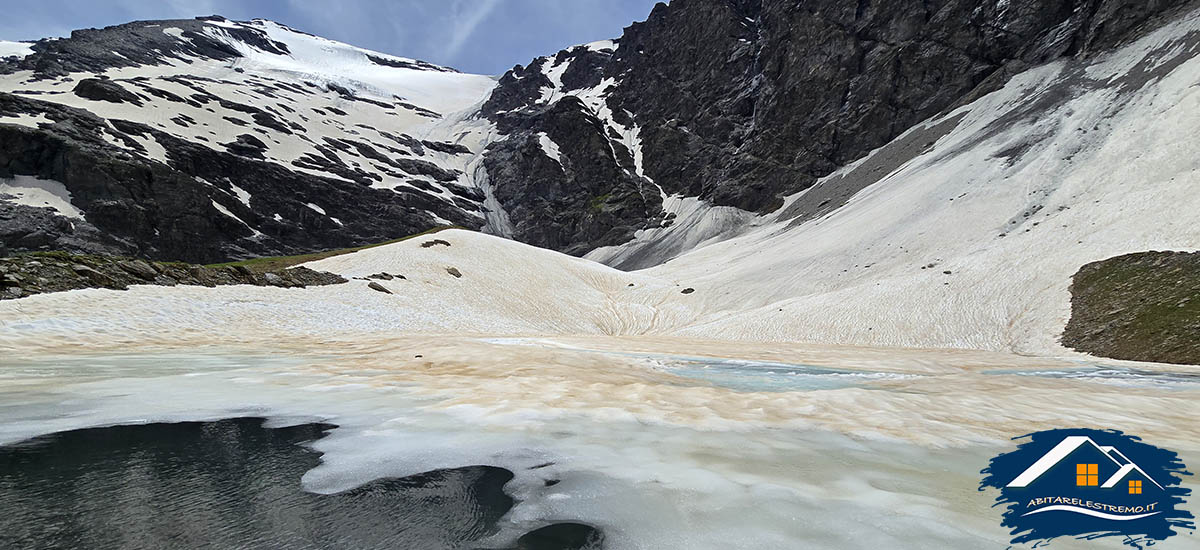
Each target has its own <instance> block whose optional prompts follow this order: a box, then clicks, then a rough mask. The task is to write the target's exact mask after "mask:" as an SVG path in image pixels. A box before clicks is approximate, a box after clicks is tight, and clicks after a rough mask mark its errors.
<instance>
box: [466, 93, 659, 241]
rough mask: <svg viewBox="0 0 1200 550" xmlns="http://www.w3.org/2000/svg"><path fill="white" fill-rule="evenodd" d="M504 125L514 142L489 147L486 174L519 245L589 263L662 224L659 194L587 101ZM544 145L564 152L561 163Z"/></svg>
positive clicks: (504, 119) (571, 100) (509, 119)
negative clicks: (602, 249) (597, 253)
mask: <svg viewBox="0 0 1200 550" xmlns="http://www.w3.org/2000/svg"><path fill="white" fill-rule="evenodd" d="M497 119H498V120H500V122H501V124H500V126H501V129H502V130H504V131H507V132H508V133H509V137H508V139H505V140H503V141H500V142H497V143H493V144H492V145H491V146H490V147H489V149H488V151H487V153H486V155H485V157H484V166H485V167H486V168H487V171H488V178H489V180H490V182H491V185H492V189H493V194H494V195H495V197H496V199H497V200H498V201H499V202H500V204H501V205H502V206H504V208H505V211H506V212H507V213H508V216H509V219H510V220H511V221H512V223H513V234H512V236H513V237H514V238H516V239H517V240H519V241H522V242H526V243H530V244H534V245H537V246H541V247H544V248H550V249H554V250H559V251H562V252H566V253H568V254H577V255H582V254H584V253H586V252H587V251H589V250H591V249H593V248H595V247H597V246H605V245H616V244H620V243H623V242H625V241H628V240H629V239H630V238H632V236H633V233H634V232H635V231H637V230H638V229H641V228H643V227H646V225H647V224H648V223H658V222H660V221H661V215H660V214H661V212H662V206H661V204H662V199H661V198H660V196H659V194H658V191H657V190H656V189H654V188H653V186H651V185H650V183H649V182H647V181H646V180H644V179H643V178H639V177H637V176H634V175H632V174H631V173H630V172H629V163H631V162H632V158H631V157H629V152H628V151H627V150H625V149H624V148H622V149H620V150H618V149H615V148H614V147H613V145H612V142H611V141H610V139H609V138H608V136H607V135H606V128H605V126H604V124H603V123H601V121H600V120H598V119H597V118H596V116H595V115H594V114H592V113H591V112H590V110H589V109H588V107H587V106H586V105H584V104H583V103H582V102H581V101H580V100H579V99H577V98H575V97H570V96H568V97H566V98H563V99H562V100H560V101H558V102H556V103H554V104H553V105H550V106H549V107H547V108H545V109H544V110H541V111H537V112H534V113H527V112H525V111H522V112H520V113H517V114H511V115H500V116H498V117H497ZM543 136H544V137H543ZM543 139H548V140H549V141H550V142H552V143H554V144H555V146H557V148H558V153H559V154H558V158H551V156H550V154H549V153H547V151H546V150H545V148H544V147H543V145H542V140H543ZM622 157H625V160H626V162H625V163H622Z"/></svg>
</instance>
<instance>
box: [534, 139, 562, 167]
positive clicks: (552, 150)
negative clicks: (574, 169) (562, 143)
mask: <svg viewBox="0 0 1200 550" xmlns="http://www.w3.org/2000/svg"><path fill="white" fill-rule="evenodd" d="M538 143H539V144H540V145H541V146H542V151H544V152H545V153H546V156H548V157H550V158H552V159H554V160H555V161H556V162H558V165H559V166H562V165H563V161H562V151H560V150H559V149H558V144H557V143H554V141H553V140H551V139H550V136H548V135H546V133H545V132H538Z"/></svg>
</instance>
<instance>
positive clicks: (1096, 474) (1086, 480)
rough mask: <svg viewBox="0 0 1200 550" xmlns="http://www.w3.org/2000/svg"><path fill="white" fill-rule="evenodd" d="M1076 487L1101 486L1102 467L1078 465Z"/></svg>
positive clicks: (1076, 466)
mask: <svg viewBox="0 0 1200 550" xmlns="http://www.w3.org/2000/svg"><path fill="white" fill-rule="evenodd" d="M1075 485H1077V486H1079V487H1095V486H1097V485H1100V465H1099V464H1076V465H1075ZM1130 490H1132V489H1130Z"/></svg>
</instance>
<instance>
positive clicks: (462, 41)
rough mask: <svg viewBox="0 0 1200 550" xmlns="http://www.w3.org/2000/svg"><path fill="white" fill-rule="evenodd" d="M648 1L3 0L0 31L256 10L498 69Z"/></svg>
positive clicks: (301, 26)
mask: <svg viewBox="0 0 1200 550" xmlns="http://www.w3.org/2000/svg"><path fill="white" fill-rule="evenodd" d="M654 4H655V2H654V0H332V1H331V0H74V1H72V0H0V13H3V14H5V17H3V18H0V40H35V39H38V38H44V37H49V36H67V35H69V34H70V33H71V30H73V29H79V28H88V27H104V26H108V25H116V24H119V23H126V22H129V21H134V20H139V19H171V18H190V17H195V16H197V15H212V14H218V15H223V16H225V17H228V18H230V19H236V20H245V19H253V18H256V17H261V18H265V19H271V20H274V21H278V22H280V23H284V24H286V25H288V26H290V27H293V28H296V29H298V30H302V31H306V32H310V33H312V34H316V35H319V36H323V37H325V38H331V39H334V40H339V41H342V42H347V43H349V44H353V45H355V46H359V47H363V48H368V49H372V50H377V51H381V52H385V53H390V54H394V55H399V56H404V57H411V58H416V59H421V60H424V61H429V62H431V63H436V64H438V65H447V66H450V67H454V68H456V69H459V70H461V71H464V72H470V73H480V74H501V73H503V72H504V71H506V70H508V69H510V68H512V66H513V65H517V64H522V65H524V64H527V63H529V61H530V60H532V59H533V58H535V57H538V56H542V55H548V54H552V53H554V52H557V51H558V50H560V49H562V48H564V47H567V46H571V45H575V44H583V43H587V42H592V41H595V40H603V39H606V38H616V37H619V36H620V35H621V29H623V28H624V27H626V26H628V25H629V24H630V23H632V22H634V21H642V20H645V19H646V16H647V15H648V14H649V13H650V10H651V8H653V7H654Z"/></svg>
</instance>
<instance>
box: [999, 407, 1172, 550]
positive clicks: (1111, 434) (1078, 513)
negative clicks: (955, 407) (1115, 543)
mask: <svg viewBox="0 0 1200 550" xmlns="http://www.w3.org/2000/svg"><path fill="white" fill-rule="evenodd" d="M1014 439H1016V440H1022V439H1027V440H1026V441H1024V442H1022V443H1020V445H1019V446H1018V447H1017V450H1015V451H1012V452H1010V453H1004V454H1002V455H1000V456H997V457H996V458H993V459H992V462H991V464H990V465H989V466H988V467H987V468H985V469H984V470H983V472H982V473H983V474H984V478H983V482H982V483H981V484H980V485H979V490H980V491H983V490H986V489H987V488H993V489H998V490H999V491H1000V496H999V497H996V506H1004V507H1005V512H1004V521H1003V522H1001V525H1003V526H1005V527H1009V528H1011V529H1012V531H1011V534H1012V535H1013V537H1014V538H1013V539H1012V543H1013V544H1023V543H1032V544H1033V545H1034V546H1037V545H1038V544H1039V543H1042V542H1046V541H1049V540H1051V539H1053V538H1055V537H1064V536H1065V537H1077V538H1081V539H1089V540H1090V539H1095V538H1100V537H1111V536H1119V537H1125V540H1124V542H1125V544H1128V545H1129V546H1132V547H1135V548H1142V547H1143V546H1149V545H1153V544H1154V543H1155V542H1156V541H1161V540H1164V539H1166V538H1167V537H1170V536H1173V535H1175V534H1176V530H1194V529H1195V528H1196V525H1195V523H1193V522H1192V521H1191V519H1192V517H1193V516H1192V514H1191V513H1190V512H1188V511H1186V510H1184V509H1182V505H1183V504H1184V499H1185V498H1186V497H1187V496H1188V495H1189V494H1190V493H1191V490H1190V489H1186V488H1183V487H1181V486H1180V478H1181V476H1185V475H1191V473H1190V472H1188V471H1187V470H1186V469H1185V466H1184V465H1183V462H1181V461H1180V460H1179V456H1178V455H1177V454H1175V453H1174V452H1171V451H1168V450H1165V449H1160V448H1158V447H1155V446H1153V445H1148V444H1146V443H1143V442H1142V440H1141V439H1140V438H1138V437H1134V436H1130V435H1125V434H1123V433H1121V432H1118V431H1101V430H1086V429H1071V430H1049V431H1044V432H1037V433H1032V434H1029V435H1024V436H1021V437H1017V438H1014Z"/></svg>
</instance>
